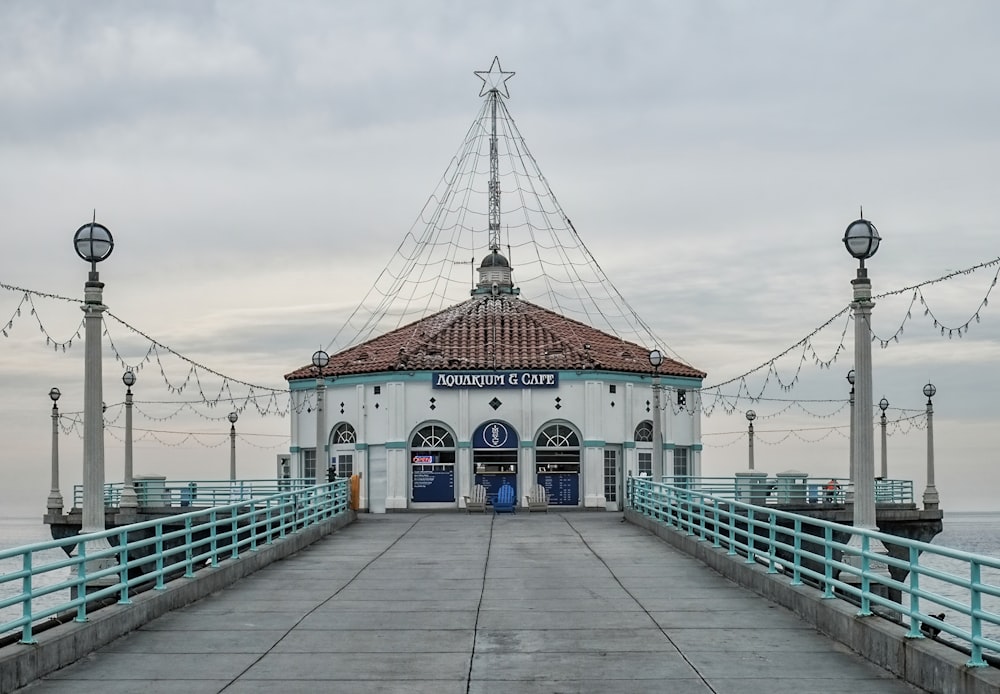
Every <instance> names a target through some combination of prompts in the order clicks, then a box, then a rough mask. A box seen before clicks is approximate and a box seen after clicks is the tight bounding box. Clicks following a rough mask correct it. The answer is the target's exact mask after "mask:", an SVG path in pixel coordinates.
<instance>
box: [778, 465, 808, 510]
mask: <svg viewBox="0 0 1000 694" xmlns="http://www.w3.org/2000/svg"><path fill="white" fill-rule="evenodd" d="M775 477H776V478H777V480H776V482H777V488H776V489H775V494H776V495H777V497H778V503H779V504H804V503H806V480H807V479H809V475H808V473H805V472H799V471H798V470H786V471H785V472H779V473H778V474H777V475H775Z"/></svg>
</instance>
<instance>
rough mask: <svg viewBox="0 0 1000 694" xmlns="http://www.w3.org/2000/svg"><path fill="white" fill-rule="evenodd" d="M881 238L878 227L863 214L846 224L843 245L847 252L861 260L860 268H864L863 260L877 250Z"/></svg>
mask: <svg viewBox="0 0 1000 694" xmlns="http://www.w3.org/2000/svg"><path fill="white" fill-rule="evenodd" d="M862 214H863V213H862ZM881 240H882V238H881V237H880V236H879V235H878V229H876V228H875V225H874V224H872V223H871V222H869V221H868V220H867V219H865V218H864V217H863V216H862V217H861V218H860V219H856V220H854V221H853V222H851V223H850V224H848V225H847V230H846V231H844V246H845V247H846V248H847V252H848V253H850V254H851V255H852V256H853V257H855V258H857V259H858V260H859V261H860V262H861V269H862V270H864V267H865V261H866V260H867V259H868V258H871V257H872V256H873V255H875V253H876V252H877V251H878V245H879V242H880V241H881Z"/></svg>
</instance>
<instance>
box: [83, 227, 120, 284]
mask: <svg viewBox="0 0 1000 694" xmlns="http://www.w3.org/2000/svg"><path fill="white" fill-rule="evenodd" d="M73 247H74V248H75V249H76V254H77V255H78V256H80V257H81V258H83V259H84V260H86V261H87V262H88V263H90V271H91V272H97V263H99V262H101V261H102V260H107V258H108V256H109V255H111V251H113V250H114V248H115V240H114V237H112V236H111V231H109V230H108V228H107V227H106V226H104V225H103V224H98V223H97V222H88V223H87V224H84V225H83V226H82V227H80V228H79V229H77V230H76V234H74V235H73Z"/></svg>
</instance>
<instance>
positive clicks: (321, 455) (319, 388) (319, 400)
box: [316, 376, 330, 484]
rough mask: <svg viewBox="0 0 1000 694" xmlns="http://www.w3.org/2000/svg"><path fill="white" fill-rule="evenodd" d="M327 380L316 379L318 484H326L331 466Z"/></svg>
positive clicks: (320, 377)
mask: <svg viewBox="0 0 1000 694" xmlns="http://www.w3.org/2000/svg"><path fill="white" fill-rule="evenodd" d="M325 400H326V379H324V378H323V377H322V376H319V377H317V378H316V484H322V483H323V482H326V468H327V465H329V464H330V461H329V460H328V456H327V454H326V440H327V437H326V412H325V410H324V407H323V406H324V404H325V402H324V401H325Z"/></svg>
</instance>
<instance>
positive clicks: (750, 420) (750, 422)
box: [747, 410, 757, 470]
mask: <svg viewBox="0 0 1000 694" xmlns="http://www.w3.org/2000/svg"><path fill="white" fill-rule="evenodd" d="M755 419H757V413H756V412H754V411H753V410H747V422H748V425H747V442H748V443H749V445H750V469H751V470H753V420H755Z"/></svg>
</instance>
